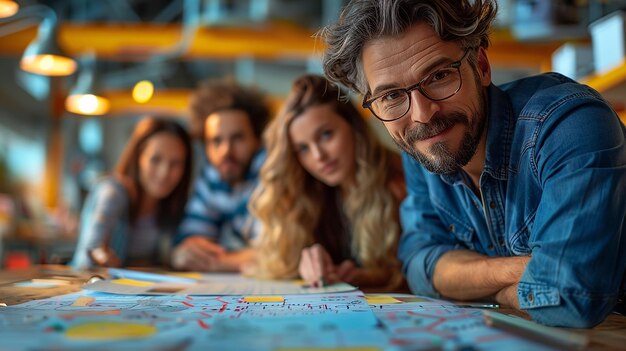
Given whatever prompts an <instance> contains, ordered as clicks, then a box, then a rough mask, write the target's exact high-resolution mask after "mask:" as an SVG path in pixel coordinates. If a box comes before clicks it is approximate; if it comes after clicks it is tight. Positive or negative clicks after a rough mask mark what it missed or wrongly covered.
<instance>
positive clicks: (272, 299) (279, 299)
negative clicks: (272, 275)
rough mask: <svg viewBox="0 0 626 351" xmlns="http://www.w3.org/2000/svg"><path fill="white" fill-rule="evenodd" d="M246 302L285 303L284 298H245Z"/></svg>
mask: <svg viewBox="0 0 626 351" xmlns="http://www.w3.org/2000/svg"><path fill="white" fill-rule="evenodd" d="M243 300H244V301H245V302H285V298H284V297H282V296H245V297H244V298H243Z"/></svg>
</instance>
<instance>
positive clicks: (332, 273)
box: [298, 244, 339, 287]
mask: <svg viewBox="0 0 626 351" xmlns="http://www.w3.org/2000/svg"><path fill="white" fill-rule="evenodd" d="M298 271H299V273H300V276H301V277H302V279H304V281H305V282H306V283H307V284H309V285H312V286H315V287H319V286H323V285H324V284H325V283H326V284H329V283H336V282H338V281H339V277H338V276H337V272H336V269H335V265H334V264H333V260H332V258H331V257H330V255H329V254H328V252H327V251H326V250H325V249H324V247H322V245H320V244H315V245H313V246H310V247H307V248H305V249H303V250H302V253H301V255H300V264H299V266H298Z"/></svg>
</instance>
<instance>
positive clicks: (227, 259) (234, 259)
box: [216, 248, 254, 272]
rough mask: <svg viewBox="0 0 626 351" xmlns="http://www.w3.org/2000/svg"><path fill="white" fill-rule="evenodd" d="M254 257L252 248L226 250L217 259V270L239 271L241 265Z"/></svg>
mask: <svg viewBox="0 0 626 351" xmlns="http://www.w3.org/2000/svg"><path fill="white" fill-rule="evenodd" d="M253 259H254V249H252V248H246V249H242V250H239V251H234V252H228V253H226V254H224V256H222V258H221V259H220V260H219V264H218V266H219V267H216V270H218V271H226V272H240V271H241V269H242V267H243V266H244V265H246V264H248V263H250V262H251V261H252V260H253Z"/></svg>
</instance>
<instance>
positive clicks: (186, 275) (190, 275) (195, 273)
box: [167, 272, 202, 280]
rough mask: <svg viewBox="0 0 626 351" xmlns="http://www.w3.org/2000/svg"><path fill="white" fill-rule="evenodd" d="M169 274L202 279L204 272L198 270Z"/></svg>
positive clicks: (170, 273) (169, 273)
mask: <svg viewBox="0 0 626 351" xmlns="http://www.w3.org/2000/svg"><path fill="white" fill-rule="evenodd" d="M167 275H172V276H174V277H181V278H189V279H196V280H200V279H202V273H198V272H168V273H167Z"/></svg>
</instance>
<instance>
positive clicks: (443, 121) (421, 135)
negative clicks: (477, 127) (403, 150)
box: [405, 112, 469, 145]
mask: <svg viewBox="0 0 626 351" xmlns="http://www.w3.org/2000/svg"><path fill="white" fill-rule="evenodd" d="M457 123H461V124H465V125H469V120H468V118H467V116H466V115H464V114H463V113H460V112H453V113H451V114H449V115H446V116H443V115H435V116H433V117H432V118H431V119H430V121H429V122H428V123H417V124H415V125H414V126H412V127H410V128H408V129H407V130H406V134H405V140H406V142H407V144H408V145H413V144H414V143H415V142H416V141H422V140H426V139H429V138H432V137H434V136H435V135H437V134H439V133H441V132H443V131H444V130H446V129H448V128H450V127H452V126H453V125H455V124H457Z"/></svg>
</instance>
